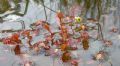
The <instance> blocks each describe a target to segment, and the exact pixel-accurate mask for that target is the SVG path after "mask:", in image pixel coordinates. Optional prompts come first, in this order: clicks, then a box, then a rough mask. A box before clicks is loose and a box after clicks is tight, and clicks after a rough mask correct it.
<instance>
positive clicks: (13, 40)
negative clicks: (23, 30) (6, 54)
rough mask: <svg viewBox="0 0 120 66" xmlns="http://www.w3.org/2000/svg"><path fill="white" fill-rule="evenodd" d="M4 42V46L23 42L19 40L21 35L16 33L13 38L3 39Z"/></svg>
mask: <svg viewBox="0 0 120 66" xmlns="http://www.w3.org/2000/svg"><path fill="white" fill-rule="evenodd" d="M2 42H3V43H4V44H13V45H14V44H20V43H21V40H20V39H19V35H18V34H17V33H14V34H13V35H12V36H11V37H7V38H3V39H2Z"/></svg>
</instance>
